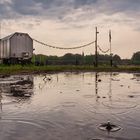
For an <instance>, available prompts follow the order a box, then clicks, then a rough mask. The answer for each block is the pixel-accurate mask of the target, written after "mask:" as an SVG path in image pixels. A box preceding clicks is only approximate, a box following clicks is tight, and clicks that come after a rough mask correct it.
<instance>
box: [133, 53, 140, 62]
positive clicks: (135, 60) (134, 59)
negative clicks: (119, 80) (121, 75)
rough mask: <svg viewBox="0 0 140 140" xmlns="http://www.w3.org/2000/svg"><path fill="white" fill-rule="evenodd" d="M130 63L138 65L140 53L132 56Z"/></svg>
mask: <svg viewBox="0 0 140 140" xmlns="http://www.w3.org/2000/svg"><path fill="white" fill-rule="evenodd" d="M131 61H132V63H133V64H140V51H139V52H136V53H134V54H133V56H132V58H131Z"/></svg>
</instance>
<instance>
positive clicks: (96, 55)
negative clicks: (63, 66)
mask: <svg viewBox="0 0 140 140" xmlns="http://www.w3.org/2000/svg"><path fill="white" fill-rule="evenodd" d="M98 34H99V32H98V30H97V27H95V41H92V42H90V43H87V44H84V45H79V46H74V47H67V48H66V47H60V46H55V45H50V44H47V43H44V42H42V41H39V40H37V39H33V38H32V39H33V40H34V41H35V42H37V43H39V44H41V45H43V46H47V47H50V48H54V49H61V50H62V49H63V50H70V49H80V48H84V47H88V46H90V45H92V44H95V46H94V47H95V63H94V64H95V67H98V49H99V51H101V52H102V53H108V52H109V51H110V65H111V66H112V50H111V39H112V37H111V30H109V42H110V48H109V49H107V50H103V49H102V48H101V47H100V46H99V45H98Z"/></svg>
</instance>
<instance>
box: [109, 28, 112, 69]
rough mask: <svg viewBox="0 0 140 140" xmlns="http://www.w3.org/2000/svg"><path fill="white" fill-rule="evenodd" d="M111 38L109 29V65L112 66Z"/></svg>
mask: <svg viewBox="0 0 140 140" xmlns="http://www.w3.org/2000/svg"><path fill="white" fill-rule="evenodd" d="M111 39H112V36H111V30H109V42H110V66H111V67H112V65H113V62H112V61H113V60H112V43H111Z"/></svg>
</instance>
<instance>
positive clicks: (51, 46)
mask: <svg viewBox="0 0 140 140" xmlns="http://www.w3.org/2000/svg"><path fill="white" fill-rule="evenodd" d="M33 40H34V41H35V42H37V43H39V44H41V45H44V46H47V47H50V48H54V49H63V50H70V49H79V48H84V47H87V46H90V45H92V44H94V43H95V41H92V42H90V43H87V44H84V45H81V46H75V47H68V48H64V47H58V46H54V45H49V44H46V43H43V42H41V41H38V40H36V39H33Z"/></svg>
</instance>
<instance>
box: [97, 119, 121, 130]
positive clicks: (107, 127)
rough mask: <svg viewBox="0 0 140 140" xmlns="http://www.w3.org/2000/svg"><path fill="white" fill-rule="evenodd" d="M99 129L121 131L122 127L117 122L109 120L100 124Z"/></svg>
mask: <svg viewBox="0 0 140 140" xmlns="http://www.w3.org/2000/svg"><path fill="white" fill-rule="evenodd" d="M99 129H100V130H102V131H107V132H116V131H119V130H120V129H121V127H120V126H117V125H115V124H112V123H110V122H109V121H108V122H107V123H103V124H100V125H99Z"/></svg>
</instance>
